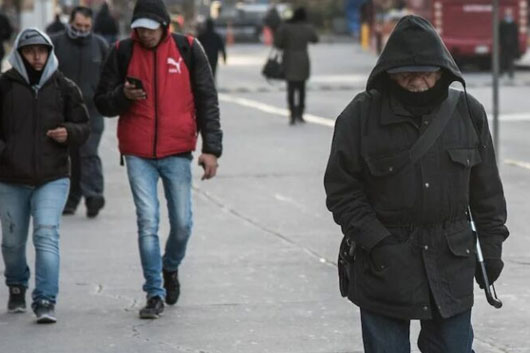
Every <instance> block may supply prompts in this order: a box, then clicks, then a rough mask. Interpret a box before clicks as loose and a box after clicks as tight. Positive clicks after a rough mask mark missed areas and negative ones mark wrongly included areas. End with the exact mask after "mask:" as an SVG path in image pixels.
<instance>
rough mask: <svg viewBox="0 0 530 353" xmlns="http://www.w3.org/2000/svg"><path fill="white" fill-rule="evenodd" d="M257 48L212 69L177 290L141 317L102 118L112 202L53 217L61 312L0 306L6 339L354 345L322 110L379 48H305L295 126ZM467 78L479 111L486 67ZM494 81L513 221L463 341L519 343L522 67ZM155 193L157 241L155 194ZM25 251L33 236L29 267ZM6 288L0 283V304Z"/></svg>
mask: <svg viewBox="0 0 530 353" xmlns="http://www.w3.org/2000/svg"><path fill="white" fill-rule="evenodd" d="M267 52H268V49H267V48H265V47H262V46H257V45H239V46H233V47H230V48H229V53H228V54H229V58H228V65H227V66H223V65H221V66H220V68H219V73H218V74H219V76H218V85H219V90H220V101H221V112H222V125H223V129H224V131H225V150H224V156H223V157H222V159H221V160H220V170H219V175H218V177H217V178H215V179H214V180H211V181H206V182H205V181H200V175H201V170H200V169H199V168H198V167H197V166H194V199H193V200H194V217H195V225H194V232H193V235H192V239H191V240H190V246H189V248H188V255H187V257H186V259H185V262H184V264H183V265H182V267H181V270H180V275H181V282H182V295H181V299H180V300H179V302H178V304H177V305H176V306H175V307H166V312H165V313H164V316H163V317H162V318H161V319H159V320H155V321H142V320H139V319H138V310H139V309H140V307H141V306H143V305H144V301H145V299H144V295H143V293H142V291H141V285H142V276H141V267H140V260H139V255H138V250H137V241H136V223H135V213H134V207H133V202H132V197H131V194H130V191H129V186H128V183H127V177H126V172H125V168H124V167H121V166H120V165H119V153H118V152H117V142H116V137H115V130H116V120H115V119H108V120H107V126H106V127H107V128H106V131H105V134H104V139H103V142H102V145H101V156H102V158H103V163H104V168H105V175H106V197H107V205H106V207H105V209H104V210H103V211H102V213H101V215H100V216H99V217H98V218H97V219H95V220H89V219H87V218H86V217H85V210H84V208H82V207H81V208H80V209H78V211H77V213H76V214H75V215H74V216H69V217H65V218H64V221H63V225H62V231H61V255H62V259H61V271H62V272H61V283H60V286H61V289H60V296H59V298H58V304H57V316H58V320H59V321H58V323H57V324H55V325H50V326H41V325H36V324H35V323H34V317H33V315H32V314H31V313H29V312H28V313H26V314H17V315H15V314H8V313H6V312H5V310H0V352H1V353H3V352H17V353H36V352H39V353H52V352H53V353H63V352H65V353H66V352H68V353H70V352H87V353H96V352H102V353H137V352H138V353H139V352H150V353H159V352H160V353H161V352H185V353H236V352H237V353H239V352H241V353H258V352H259V353H265V352H271V353H358V352H362V342H361V332H360V325H359V318H358V310H357V309H356V308H355V307H354V306H353V305H352V304H351V303H349V302H348V301H347V300H345V299H343V298H341V297H340V294H339V292H338V281H337V268H336V265H335V263H336V257H337V250H338V245H339V242H340V239H341V238H340V236H341V235H340V229H339V227H338V226H336V225H335V224H334V223H333V221H332V218H331V214H330V213H329V212H328V211H327V209H326V207H325V203H324V199H325V195H324V189H323V183H322V178H323V172H324V168H325V165H326V162H327V156H328V153H329V146H330V141H331V136H332V126H333V120H334V119H335V117H336V116H337V115H338V114H339V113H340V111H341V110H342V109H343V108H344V107H345V106H346V104H348V103H349V101H350V100H351V99H352V98H353V97H354V96H355V94H357V93H358V92H360V91H361V90H362V89H363V87H364V82H365V80H366V78H367V76H368V74H369V70H370V69H371V67H372V66H373V65H374V63H375V61H376V58H375V56H374V55H373V54H370V53H364V52H362V51H361V50H360V48H358V47H356V46H353V45H351V44H348V43H336V44H320V45H317V46H315V47H313V48H312V58H313V67H312V72H313V77H312V80H311V81H310V83H309V91H308V98H307V99H308V102H307V113H308V116H307V119H308V123H307V124H305V125H297V126H294V127H290V126H288V124H287V121H288V119H287V111H286V110H285V107H286V103H285V89H284V87H283V85H281V84H279V83H276V82H274V83H272V84H269V83H267V82H266V81H265V80H264V79H262V78H261V77H260V70H261V66H262V64H263V63H264V60H265V57H266V55H267ZM466 78H467V79H468V82H469V83H468V87H469V92H470V93H472V94H473V95H475V96H476V97H477V98H479V99H480V100H481V101H482V103H483V104H484V106H485V107H486V110H488V111H490V110H491V87H490V86H489V80H490V78H489V76H488V74H487V73H481V72H469V73H466ZM501 82H502V91H501V105H502V107H501V126H500V131H501V146H500V158H499V160H500V163H499V164H500V167H501V173H502V177H503V181H504V186H505V192H506V198H507V201H508V206H509V223H508V226H509V228H510V230H511V237H510V238H509V239H508V241H507V242H506V243H505V247H504V251H505V252H504V260H505V264H506V266H505V269H504V272H503V275H502V276H501V279H500V280H499V281H498V283H497V292H498V294H499V296H500V297H501V299H502V300H503V302H504V307H503V308H502V309H501V310H496V309H493V308H492V307H490V306H489V305H488V304H487V302H486V300H485V298H484V296H483V293H482V291H480V290H479V289H478V287H476V294H475V297H476V305H475V307H474V328H475V345H474V347H475V351H476V352H477V353H500V352H504V353H530V343H528V333H529V332H530V331H529V327H530V304H529V303H530V286H529V278H530V255H529V253H528V251H529V249H530V238H529V237H528V234H527V232H526V229H527V228H528V227H526V221H527V220H528V219H527V217H528V209H529V206H530V201H529V199H528V196H529V195H530V187H529V184H530V157H529V155H528V150H529V147H530V139H529V138H528V136H527V133H528V132H529V131H530V99H528V97H530V72H526V71H524V72H519V73H517V77H516V79H515V80H514V81H513V82H510V81H507V80H505V79H503V80H501ZM194 164H196V161H194ZM160 206H161V209H162V217H161V220H162V222H161V230H160V234H161V236H162V238H163V239H165V238H166V235H167V230H168V225H167V218H166V216H165V214H166V210H165V201H164V199H163V198H162V199H161V205H160ZM33 252H34V251H33V248H32V246H31V245H30V246H29V247H28V257H29V259H30V263H31V265H30V267H32V266H33V258H34V253H33ZM2 266H3V265H1V264H0V271H3V268H2ZM30 289H33V279H32V281H31V286H30ZM6 301H7V288H5V287H4V289H0V307H3V306H4V305H5V303H6ZM417 326H418V325H417V324H414V325H413V332H412V337H411V340H412V341H413V342H414V341H415V340H416V335H417V330H418V327H417ZM413 346H414V344H413ZM416 351H417V350H416Z"/></svg>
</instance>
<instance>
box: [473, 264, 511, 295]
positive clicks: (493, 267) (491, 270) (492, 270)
mask: <svg viewBox="0 0 530 353" xmlns="http://www.w3.org/2000/svg"><path fill="white" fill-rule="evenodd" d="M484 265H485V266H486V273H487V274H488V281H489V282H490V285H492V284H493V282H495V281H496V280H497V278H499V276H500V274H501V272H502V268H503V267H504V262H502V260H501V259H484ZM475 279H476V280H477V283H478V285H479V286H480V288H484V280H483V279H482V270H481V269H480V264H479V263H478V262H477V268H476V270H475Z"/></svg>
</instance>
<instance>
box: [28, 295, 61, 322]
mask: <svg viewBox="0 0 530 353" xmlns="http://www.w3.org/2000/svg"><path fill="white" fill-rule="evenodd" d="M31 307H32V308H33V312H34V313H35V315H36V316H37V323H38V324H54V323H56V322H57V318H56V317H55V305H54V304H53V303H51V302H50V301H48V300H43V299H41V300H37V301H36V302H34V303H33V304H32V305H31Z"/></svg>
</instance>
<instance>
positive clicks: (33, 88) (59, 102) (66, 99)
mask: <svg viewBox="0 0 530 353" xmlns="http://www.w3.org/2000/svg"><path fill="white" fill-rule="evenodd" d="M13 48H14V49H13V51H12V52H11V54H10V56H9V63H10V64H11V66H12V68H11V69H10V70H8V71H7V72H5V73H4V74H3V75H2V76H1V77H0V222H1V223H2V255H3V260H4V265H5V272H4V274H5V278H6V284H7V286H8V287H9V301H8V304H7V309H8V311H9V312H13V313H20V312H25V311H26V298H25V293H26V289H27V288H28V282H29V277H30V270H29V267H28V265H27V260H26V242H27V238H28V231H29V225H30V219H31V218H32V219H33V244H34V246H35V253H36V254H35V289H34V290H33V293H32V299H33V303H32V305H31V307H32V309H33V311H34V312H35V315H36V316H37V322H38V323H54V322H56V321H57V319H56V317H55V312H54V309H55V303H56V299H57V293H58V290H59V226H60V220H61V213H62V211H63V208H64V204H65V202H66V198H67V196H68V188H69V186H70V180H69V176H70V175H69V174H70V161H69V158H68V148H69V147H73V146H79V145H81V144H83V143H84V142H85V141H86V139H87V138H88V135H89V132H90V128H89V123H88V113H87V109H86V107H85V104H84V102H83V98H82V96H81V92H80V90H79V88H78V87H77V86H76V85H75V83H74V82H72V81H71V80H69V79H67V78H66V77H64V75H63V74H62V73H60V72H59V71H57V67H58V63H57V58H56V57H55V54H54V51H53V45H52V42H51V40H50V38H49V37H48V36H47V35H46V34H44V33H43V32H41V31H39V30H38V29H36V28H28V29H25V30H23V31H22V32H21V33H20V34H19V35H18V37H17V39H16V41H15V44H14V46H13Z"/></svg>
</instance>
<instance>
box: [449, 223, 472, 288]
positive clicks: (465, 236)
mask: <svg viewBox="0 0 530 353" xmlns="http://www.w3.org/2000/svg"><path fill="white" fill-rule="evenodd" d="M465 224H466V226H464V227H463V228H460V229H459V230H457V231H454V232H451V233H445V239H446V241H447V247H448V250H449V251H448V253H445V254H442V256H441V260H440V262H441V263H440V265H441V268H443V271H444V280H445V281H447V282H448V284H449V288H450V290H451V293H452V294H453V296H454V297H455V298H463V297H467V296H470V295H472V294H473V278H474V275H475V263H476V259H475V253H476V250H475V238H474V236H473V232H472V231H471V227H470V226H469V224H467V223H465Z"/></svg>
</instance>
